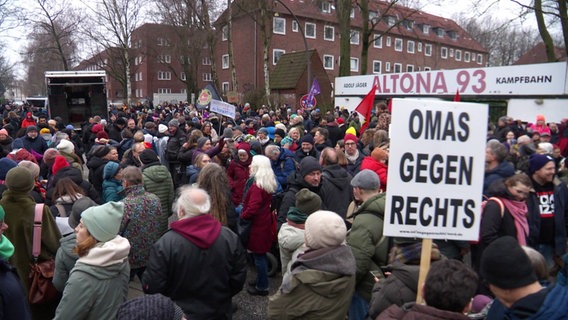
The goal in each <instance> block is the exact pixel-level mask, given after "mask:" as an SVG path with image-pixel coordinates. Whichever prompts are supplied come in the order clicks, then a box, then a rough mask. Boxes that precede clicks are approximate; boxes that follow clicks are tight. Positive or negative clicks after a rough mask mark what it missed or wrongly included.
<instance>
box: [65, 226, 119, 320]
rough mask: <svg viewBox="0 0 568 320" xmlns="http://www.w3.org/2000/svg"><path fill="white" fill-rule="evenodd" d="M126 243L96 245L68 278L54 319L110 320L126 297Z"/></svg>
mask: <svg viewBox="0 0 568 320" xmlns="http://www.w3.org/2000/svg"><path fill="white" fill-rule="evenodd" d="M129 250H130V244H129V242H128V240H127V239H125V238H123V237H121V236H116V237H115V238H113V239H112V240H110V241H107V242H99V243H97V244H96V245H95V247H94V248H92V249H91V250H90V251H89V253H87V255H85V256H83V257H81V258H79V260H77V262H76V264H75V267H74V268H73V269H72V270H71V273H70V274H69V280H68V281H67V284H66V285H65V290H63V297H62V298H61V302H60V303H59V306H58V307H57V311H56V313H55V319H56V320H57V319H93V320H95V319H114V318H115V317H116V312H117V311H118V308H119V307H120V305H121V304H122V303H123V302H124V301H126V298H127V296H128V281H129V278H130V267H129V265H128V252H129Z"/></svg>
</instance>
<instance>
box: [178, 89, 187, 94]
mask: <svg viewBox="0 0 568 320" xmlns="http://www.w3.org/2000/svg"><path fill="white" fill-rule="evenodd" d="M179 93H183V94H187V89H181V90H180V91H179Z"/></svg>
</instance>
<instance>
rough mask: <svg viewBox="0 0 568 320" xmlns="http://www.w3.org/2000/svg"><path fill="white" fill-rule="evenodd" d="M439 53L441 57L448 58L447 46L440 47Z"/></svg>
mask: <svg viewBox="0 0 568 320" xmlns="http://www.w3.org/2000/svg"><path fill="white" fill-rule="evenodd" d="M440 55H441V56H442V59H447V58H448V48H446V47H442V49H441V51H440Z"/></svg>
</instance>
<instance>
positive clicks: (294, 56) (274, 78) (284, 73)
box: [270, 50, 315, 90]
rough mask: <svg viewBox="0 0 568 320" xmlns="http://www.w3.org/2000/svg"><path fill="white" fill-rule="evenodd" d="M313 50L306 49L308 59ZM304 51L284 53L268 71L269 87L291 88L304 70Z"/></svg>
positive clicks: (294, 86)
mask: <svg viewBox="0 0 568 320" xmlns="http://www.w3.org/2000/svg"><path fill="white" fill-rule="evenodd" d="M314 52H315V50H308V54H309V55H310V61H311V59H312V55H313V54H314ZM306 61H307V60H306V51H297V52H292V53H285V54H283V55H282V56H280V59H279V60H278V64H276V67H274V70H273V71H272V72H271V73H270V89H272V90H274V89H293V88H296V85H297V84H298V81H299V80H300V78H301V77H302V75H303V74H304V72H305V71H306Z"/></svg>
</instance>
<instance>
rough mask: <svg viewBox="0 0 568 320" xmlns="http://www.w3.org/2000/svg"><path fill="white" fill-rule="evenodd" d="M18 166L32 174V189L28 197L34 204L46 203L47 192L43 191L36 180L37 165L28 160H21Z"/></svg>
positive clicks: (37, 175)
mask: <svg viewBox="0 0 568 320" xmlns="http://www.w3.org/2000/svg"><path fill="white" fill-rule="evenodd" d="M18 166H19V167H24V168H26V169H28V170H29V171H30V173H31V174H32V177H33V178H34V188H33V189H32V191H30V196H31V197H32V198H33V199H34V201H35V202H36V203H44V202H46V195H47V191H46V190H45V188H44V186H43V185H42V184H41V182H40V181H39V180H38V178H39V172H40V168H39V166H38V165H37V163H35V162H32V161H29V160H22V161H20V162H19V163H18Z"/></svg>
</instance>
